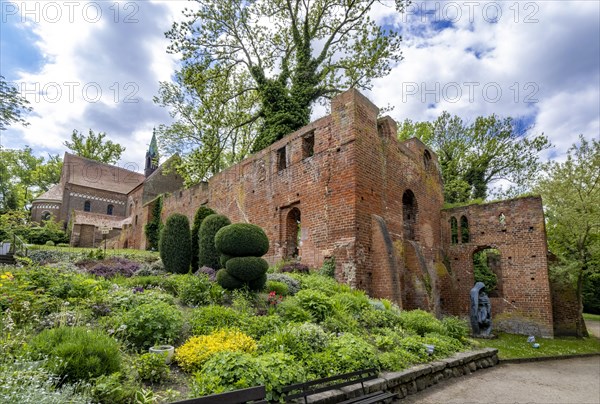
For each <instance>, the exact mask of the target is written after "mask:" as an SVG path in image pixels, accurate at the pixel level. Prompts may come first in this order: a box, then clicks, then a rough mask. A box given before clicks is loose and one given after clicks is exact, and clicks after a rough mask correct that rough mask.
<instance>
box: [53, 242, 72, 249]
mask: <svg viewBox="0 0 600 404" xmlns="http://www.w3.org/2000/svg"><path fill="white" fill-rule="evenodd" d="M56 246H57V247H65V248H67V247H71V246H70V245H69V243H58V244H57V245H56Z"/></svg>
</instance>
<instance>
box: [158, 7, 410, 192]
mask: <svg viewBox="0 0 600 404" xmlns="http://www.w3.org/2000/svg"><path fill="white" fill-rule="evenodd" d="M377 3H379V2H378V1H377V0H358V1H342V0H315V1H312V2H306V1H300V0H258V1H252V2H246V1H242V0H224V1H218V2H217V1H214V2H205V1H202V0H197V6H198V7H197V10H195V11H190V10H186V11H185V12H184V13H185V18H186V21H184V22H181V23H175V24H173V27H172V29H171V30H170V31H169V32H167V37H168V38H169V39H170V40H171V46H170V47H169V50H170V51H171V52H174V53H179V54H181V56H182V59H183V67H182V69H181V70H180V72H179V74H178V75H177V77H176V82H175V84H169V83H161V92H160V96H159V97H158V98H157V102H159V103H160V104H161V105H164V106H166V107H168V108H170V109H171V113H172V114H173V115H174V116H175V117H176V118H177V119H176V122H175V123H174V124H173V125H172V126H171V127H163V128H161V131H162V139H163V140H162V141H163V142H165V143H168V144H175V145H178V146H179V147H181V146H184V145H187V146H188V147H189V148H190V150H194V151H195V152H194V153H193V154H190V156H189V157H188V162H189V161H190V160H194V161H195V163H191V162H189V163H188V164H195V165H196V166H197V168H202V170H201V171H200V172H199V173H198V172H196V175H197V178H196V179H194V180H196V181H199V180H202V179H203V178H205V177H207V176H210V175H211V174H214V173H215V172H217V171H218V170H220V169H222V168H223V167H224V166H226V165H227V164H231V163H232V162H235V161H236V159H240V158H243V157H244V156H245V155H246V154H247V153H248V152H250V151H252V152H255V151H258V150H261V149H263V148H265V147H267V146H268V145H270V144H272V143H273V142H275V141H276V140H278V139H281V138H282V137H283V136H285V135H287V134H289V133H291V132H293V131H294V130H296V129H299V128H300V127H302V126H304V125H306V124H308V123H309V120H310V115H311V108H312V106H313V104H314V103H315V102H319V101H324V100H326V99H328V98H331V97H332V96H334V95H335V94H337V93H339V92H341V91H344V90H346V89H348V88H358V89H369V88H371V82H372V79H374V78H378V77H383V76H385V75H387V74H388V73H389V71H390V69H391V68H392V65H393V64H394V63H396V62H397V61H399V60H400V59H401V52H400V42H401V38H400V36H399V35H398V33H397V32H395V31H393V30H390V29H387V28H385V27H382V26H379V25H377V24H376V23H375V21H374V20H373V19H372V18H371V17H370V16H369V12H370V10H371V9H372V7H373V6H374V5H375V4H377ZM403 6H404V1H403V0H398V1H397V2H396V7H397V8H398V9H402V8H403ZM267 21H268V23H267ZM179 151H183V150H179ZM188 172H191V170H188Z"/></svg>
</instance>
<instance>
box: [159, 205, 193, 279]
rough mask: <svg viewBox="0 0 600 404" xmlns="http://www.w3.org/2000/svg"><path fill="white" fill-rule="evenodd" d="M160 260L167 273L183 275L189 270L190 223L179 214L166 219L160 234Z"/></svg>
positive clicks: (190, 253)
mask: <svg viewBox="0 0 600 404" xmlns="http://www.w3.org/2000/svg"><path fill="white" fill-rule="evenodd" d="M159 250H160V258H161V259H162V262H163V264H164V266H165V270H166V271H168V272H173V273H179V274H185V273H187V272H189V270H190V262H191V258H192V242H191V234H190V222H189V220H188V218H187V217H186V216H184V215H182V214H180V213H174V214H172V215H171V216H169V217H168V218H167V222H166V223H165V227H164V228H163V230H162V232H161V234H160V241H159Z"/></svg>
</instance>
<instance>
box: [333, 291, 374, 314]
mask: <svg viewBox="0 0 600 404" xmlns="http://www.w3.org/2000/svg"><path fill="white" fill-rule="evenodd" d="M358 292H362V291H354V293H350V292H344V293H337V294H335V295H333V296H331V300H332V304H333V307H334V309H335V310H336V311H343V312H346V313H349V314H360V313H361V312H362V311H363V310H366V309H367V308H370V306H369V298H368V297H367V296H366V295H365V294H364V292H362V293H358Z"/></svg>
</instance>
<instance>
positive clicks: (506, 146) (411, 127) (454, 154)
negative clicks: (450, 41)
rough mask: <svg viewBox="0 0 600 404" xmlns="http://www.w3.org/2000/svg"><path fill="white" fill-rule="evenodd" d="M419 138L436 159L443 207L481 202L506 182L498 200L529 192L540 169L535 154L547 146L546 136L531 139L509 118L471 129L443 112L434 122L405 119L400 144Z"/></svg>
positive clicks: (485, 120)
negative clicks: (508, 186) (480, 200)
mask: <svg viewBox="0 0 600 404" xmlns="http://www.w3.org/2000/svg"><path fill="white" fill-rule="evenodd" d="M412 137H417V138H419V139H420V140H421V141H422V142H423V143H425V144H426V145H428V146H429V147H431V148H432V150H433V151H435V152H436V154H437V156H438V161H439V163H440V168H441V171H442V179H443V181H444V199H445V201H446V202H447V203H458V202H466V201H469V200H473V199H485V198H487V197H488V196H489V188H490V185H491V184H493V183H495V182H498V181H500V180H506V181H508V182H510V183H511V187H510V188H509V190H507V191H506V192H505V193H504V194H503V195H502V196H515V195H516V194H519V193H522V192H524V191H525V190H527V189H528V187H529V186H530V185H531V184H532V182H533V181H534V179H535V176H536V175H537V174H538V173H539V172H540V170H541V169H542V168H543V164H542V162H541V161H540V157H539V154H540V152H541V151H543V150H546V149H548V148H550V147H551V144H550V142H549V141H548V139H547V137H546V136H544V135H543V134H542V135H537V136H531V135H528V134H527V129H524V128H522V127H520V126H519V125H518V124H517V123H515V121H514V120H513V119H512V118H500V117H498V116H496V115H490V116H488V117H484V116H480V117H477V118H476V119H475V121H474V122H473V123H471V124H467V123H465V122H463V120H462V119H461V118H460V117H458V116H456V115H455V116H451V115H450V114H449V113H448V112H443V113H442V115H440V116H439V117H438V118H437V119H436V120H435V121H434V122H412V121H410V120H406V121H404V122H403V123H402V125H401V126H400V128H399V131H398V138H399V139H400V140H407V139H410V138H412Z"/></svg>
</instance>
